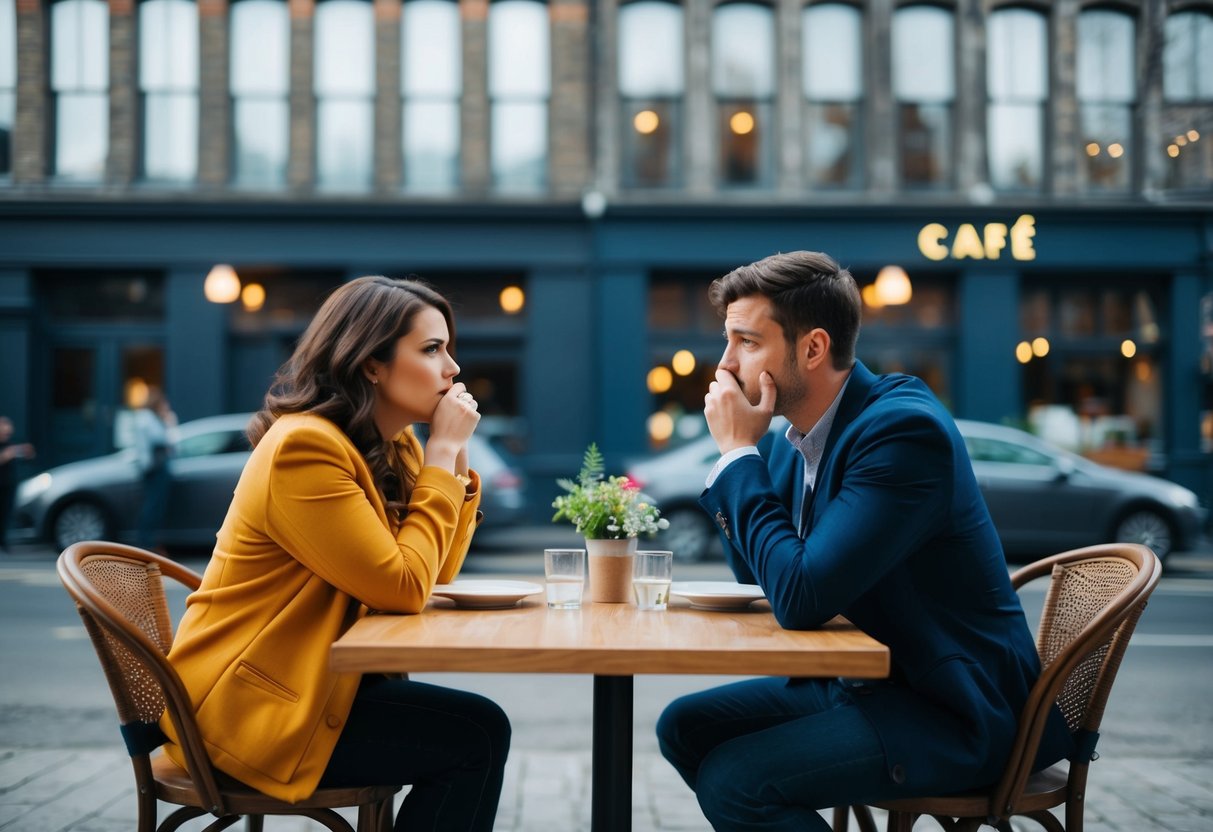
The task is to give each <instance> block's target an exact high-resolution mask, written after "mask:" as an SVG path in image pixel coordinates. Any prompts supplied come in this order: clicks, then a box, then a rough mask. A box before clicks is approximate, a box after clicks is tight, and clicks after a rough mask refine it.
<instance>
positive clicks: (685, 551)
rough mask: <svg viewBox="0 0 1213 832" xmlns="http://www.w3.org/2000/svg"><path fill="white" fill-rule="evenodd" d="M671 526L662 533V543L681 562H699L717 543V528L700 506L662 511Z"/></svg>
mask: <svg viewBox="0 0 1213 832" xmlns="http://www.w3.org/2000/svg"><path fill="white" fill-rule="evenodd" d="M662 516H663V517H665V519H667V520H669V521H670V527H669V528H668V529H666V530H665V531H664V532H662V534H661V542H662V545H663V546H665V547H666V548H667V549H669V550H670V551H672V552H673V553H674V560H676V561H679V562H681V563H698V562H699V561H701V560H704V559H706V558H707V556H708V554H709V553H710V552H711V551H712V547H713V546H715V545H716V544H717V539H716V529H715V527H714V526H713V525H712V523H711V521H710V520H709V519H708V516H707V515H706V514H704V513H703V511H702V510H701V509H699V508H693V507H690V506H684V507H682V508H674V509H670V511H668V512H662Z"/></svg>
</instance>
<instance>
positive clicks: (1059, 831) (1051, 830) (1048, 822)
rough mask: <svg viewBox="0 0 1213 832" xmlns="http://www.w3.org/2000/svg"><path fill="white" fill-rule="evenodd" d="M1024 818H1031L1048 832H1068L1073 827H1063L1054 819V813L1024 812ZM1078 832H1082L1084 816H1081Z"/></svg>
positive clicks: (1043, 811)
mask: <svg viewBox="0 0 1213 832" xmlns="http://www.w3.org/2000/svg"><path fill="white" fill-rule="evenodd" d="M1023 817H1025V818H1031V819H1032V820H1034V821H1036V822H1037V823H1039V824H1040V825H1041V826H1042V827H1044V828H1045V829H1046V830H1047V832H1067V831H1068V830H1069V829H1070V828H1071V827H1068V826H1062V825H1061V821H1059V820H1058V819H1057V818H1055V817H1053V813H1052V812H1049V811H1045V810H1042V811H1039V812H1024V813H1023ZM1076 832H1082V816H1081V814H1080V815H1079V823H1078V828H1077V830H1076Z"/></svg>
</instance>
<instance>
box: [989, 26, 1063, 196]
mask: <svg viewBox="0 0 1213 832" xmlns="http://www.w3.org/2000/svg"><path fill="white" fill-rule="evenodd" d="M986 46H987V51H986V81H987V83H988V85H989V96H990V109H989V121H988V143H989V155H990V184H991V185H993V186H994V187H995V188H998V189H999V190H1039V189H1040V187H1041V184H1042V182H1043V178H1044V105H1045V100H1046V99H1047V98H1048V97H1049V56H1048V26H1047V23H1046V21H1045V16H1044V15H1043V14H1041V13H1040V12H1036V11H1030V10H1028V9H1014V8H1012V9H999V10H997V11H995V12H994V13H993V14H991V15H990V20H989V25H988V28H987V45H986Z"/></svg>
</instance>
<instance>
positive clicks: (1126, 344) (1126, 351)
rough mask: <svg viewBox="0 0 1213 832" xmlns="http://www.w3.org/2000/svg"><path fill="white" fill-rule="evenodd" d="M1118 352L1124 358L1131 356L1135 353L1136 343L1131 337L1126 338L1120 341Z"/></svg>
mask: <svg viewBox="0 0 1213 832" xmlns="http://www.w3.org/2000/svg"><path fill="white" fill-rule="evenodd" d="M1120 354H1121V355H1123V356H1124V357H1125V358H1132V357H1133V356H1135V355H1137V344H1135V343H1133V340H1132V339H1131V338H1126V339H1125V340H1123V341H1121V342H1120Z"/></svg>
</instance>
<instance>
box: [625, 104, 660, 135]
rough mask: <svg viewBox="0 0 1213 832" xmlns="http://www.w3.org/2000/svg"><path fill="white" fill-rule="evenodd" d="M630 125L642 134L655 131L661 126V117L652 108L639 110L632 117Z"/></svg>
mask: <svg viewBox="0 0 1213 832" xmlns="http://www.w3.org/2000/svg"><path fill="white" fill-rule="evenodd" d="M632 126H633V127H635V128H636V132H637V133H640V134H641V135H643V136H647V135H649V134H650V133H655V132H657V128H658V127H660V126H661V118H660V117H659V116H658V115H657V113H655V112H653V111H652V110H641V111H640V112H639V113H637V114H636V115H635V116H633V117H632Z"/></svg>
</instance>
